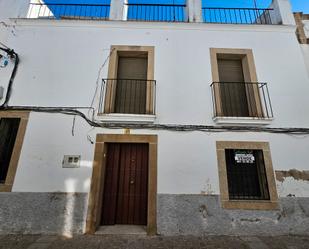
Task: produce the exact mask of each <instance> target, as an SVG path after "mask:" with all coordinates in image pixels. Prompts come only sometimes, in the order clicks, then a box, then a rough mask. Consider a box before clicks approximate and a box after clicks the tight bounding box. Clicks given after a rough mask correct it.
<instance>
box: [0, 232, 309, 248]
mask: <svg viewBox="0 0 309 249" xmlns="http://www.w3.org/2000/svg"><path fill="white" fill-rule="evenodd" d="M69 248H73V249H99V248H108V249H120V248H128V249H147V248H149V249H150V248H151V249H171V248H180V249H204V248H205V249H206V248H207V249H220V248H221V249H309V237H303V236H278V237H231V236H207V237H192V236H178V237H160V236H156V237H146V236H115V235H111V236H106V235H104V236H99V235H96V236H75V237H74V238H72V239H69V238H64V237H57V236H40V235H25V236H21V235H5V236H0V249H69Z"/></svg>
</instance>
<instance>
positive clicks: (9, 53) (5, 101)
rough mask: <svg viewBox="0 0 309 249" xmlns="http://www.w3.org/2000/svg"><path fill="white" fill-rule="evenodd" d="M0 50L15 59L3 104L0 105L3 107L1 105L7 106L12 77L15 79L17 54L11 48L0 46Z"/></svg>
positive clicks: (17, 61) (17, 62)
mask: <svg viewBox="0 0 309 249" xmlns="http://www.w3.org/2000/svg"><path fill="white" fill-rule="evenodd" d="M0 50H2V51H4V52H6V53H7V54H8V55H9V56H10V57H11V58H14V59H15V62H14V68H13V71H12V73H11V76H10V80H9V84H8V88H7V91H6V96H5V100H4V102H3V104H2V105H1V107H3V106H8V102H9V100H10V97H11V92H12V86H13V82H14V79H15V76H16V73H17V69H18V65H19V56H18V54H17V53H15V52H14V50H13V49H9V48H3V47H0Z"/></svg>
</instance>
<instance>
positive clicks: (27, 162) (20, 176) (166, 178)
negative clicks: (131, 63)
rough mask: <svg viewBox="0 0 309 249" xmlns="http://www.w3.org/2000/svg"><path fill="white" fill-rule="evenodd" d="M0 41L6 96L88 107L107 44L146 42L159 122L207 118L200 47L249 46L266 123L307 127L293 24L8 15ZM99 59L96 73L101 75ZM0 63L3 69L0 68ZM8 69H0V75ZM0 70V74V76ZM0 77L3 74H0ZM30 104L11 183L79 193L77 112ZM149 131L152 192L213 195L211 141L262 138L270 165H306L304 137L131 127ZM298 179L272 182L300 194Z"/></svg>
mask: <svg viewBox="0 0 309 249" xmlns="http://www.w3.org/2000/svg"><path fill="white" fill-rule="evenodd" d="M15 21H16V26H15V32H16V35H9V37H8V45H9V46H10V47H12V48H14V49H15V50H16V51H17V52H18V54H19V55H20V58H21V63H20V67H19V70H18V74H17V77H16V79H15V81H14V86H13V95H12V99H11V102H10V104H11V105H38V106H89V105H90V103H91V99H92V97H93V93H94V89H95V83H96V79H97V76H98V71H99V68H100V66H101V65H102V63H103V62H104V61H105V59H106V57H107V56H108V54H109V48H110V46H111V45H148V46H155V79H156V80H157V119H156V121H155V122H156V123H159V124H205V125H206V124H207V125H214V123H213V121H212V102H211V91H210V87H209V85H210V83H211V82H212V79H211V67H210V55H209V48H211V47H217V48H250V49H252V50H253V54H254V58H255V64H256V69H257V74H258V79H259V81H260V82H267V83H268V86H269V90H270V94H271V100H272V103H273V109H274V114H275V119H274V121H273V122H272V123H271V125H270V126H271V127H308V126H309V115H308V111H309V110H308V108H309V98H308V93H309V78H308V75H307V71H306V67H305V65H304V62H303V58H302V51H301V49H300V47H299V45H298V42H297V39H296V36H295V33H294V32H295V27H285V26H267V27H265V26H233V25H206V24H167V23H165V24H159V23H157V24H150V23H133V22H129V23H123V22H87V21H82V22H78V21H49V20H15ZM107 69H108V67H107V66H106V67H104V69H103V71H102V73H101V74H100V77H102V78H104V77H106V76H107ZM5 70H8V68H6V69H5ZM8 72H9V70H8V71H6V72H5V71H2V70H1V71H0V77H5V75H6V76H7V73H8ZM0 79H2V78H0ZM2 82H7V81H1V83H2ZM72 119H73V118H72V117H67V116H63V115H60V114H42V113H32V114H31V116H30V120H29V125H28V127H27V132H26V137H25V142H24V146H23V149H22V153H21V158H20V162H19V167H18V171H17V175H16V179H15V184H14V186H13V191H30V192H54V191H64V192H74V191H77V192H87V191H88V190H89V185H90V177H91V172H92V160H93V149H94V146H93V145H92V144H90V142H89V141H88V140H87V134H89V135H90V136H91V137H92V139H93V140H94V139H95V134H96V133H122V132H123V131H121V130H119V131H117V130H105V129H94V130H91V127H89V126H88V125H87V124H86V123H85V122H84V121H82V120H81V119H80V118H77V121H76V126H75V136H72V131H71V130H72ZM132 133H133V134H134V133H135V134H136V133H142V134H158V136H159V143H158V192H159V193H188V194H189V193H190V194H192V193H194V194H195V193H201V192H205V193H210V194H218V193H219V186H218V173H217V162H216V151H215V141H217V140H237V141H269V142H270V146H271V152H272V157H273V164H274V168H275V169H277V170H289V169H294V168H296V169H298V170H306V169H308V168H309V165H308V160H307V155H308V148H309V138H308V136H304V137H302V136H301V137H295V136H290V135H279V134H277V135H274V134H267V133H231V132H228V133H200V132H190V133H181V132H168V131H149V130H148V131H147V130H139V131H132ZM65 154H80V155H81V156H82V164H81V168H79V169H63V168H62V164H61V163H62V159H63V155H65ZM308 185H309V184H308V182H302V181H297V182H296V181H288V180H287V181H285V182H283V183H281V182H278V191H279V194H280V195H281V196H286V195H288V194H294V195H296V196H309V186H308Z"/></svg>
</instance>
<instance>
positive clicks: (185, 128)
mask: <svg viewBox="0 0 309 249" xmlns="http://www.w3.org/2000/svg"><path fill="white" fill-rule="evenodd" d="M84 108H85V109H87V107H84ZM88 108H91V107H88ZM78 109H80V108H79V107H75V109H72V108H67V107H61V108H60V107H38V106H36V107H35V106H10V107H2V108H0V110H7V111H33V112H45V113H61V114H65V115H71V116H79V117H81V118H82V119H84V120H85V121H86V122H87V123H88V124H89V125H90V126H92V127H99V128H107V129H148V130H168V131H179V132H193V131H200V132H266V133H275V134H289V135H309V128H272V127H256V126H214V125H181V124H133V123H111V122H108V123H104V122H100V121H98V122H97V121H93V120H91V119H89V118H87V116H86V115H85V114H84V113H83V112H81V111H79V110H78Z"/></svg>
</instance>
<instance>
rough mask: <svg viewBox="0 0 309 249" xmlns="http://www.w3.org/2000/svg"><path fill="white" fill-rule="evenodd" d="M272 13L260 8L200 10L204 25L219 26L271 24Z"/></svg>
mask: <svg viewBox="0 0 309 249" xmlns="http://www.w3.org/2000/svg"><path fill="white" fill-rule="evenodd" d="M272 11H273V9H260V8H259V9H256V8H214V7H212V8H208V7H203V8H202V14H203V19H204V22H205V23H221V24H273V22H272V18H271V12H272Z"/></svg>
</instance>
